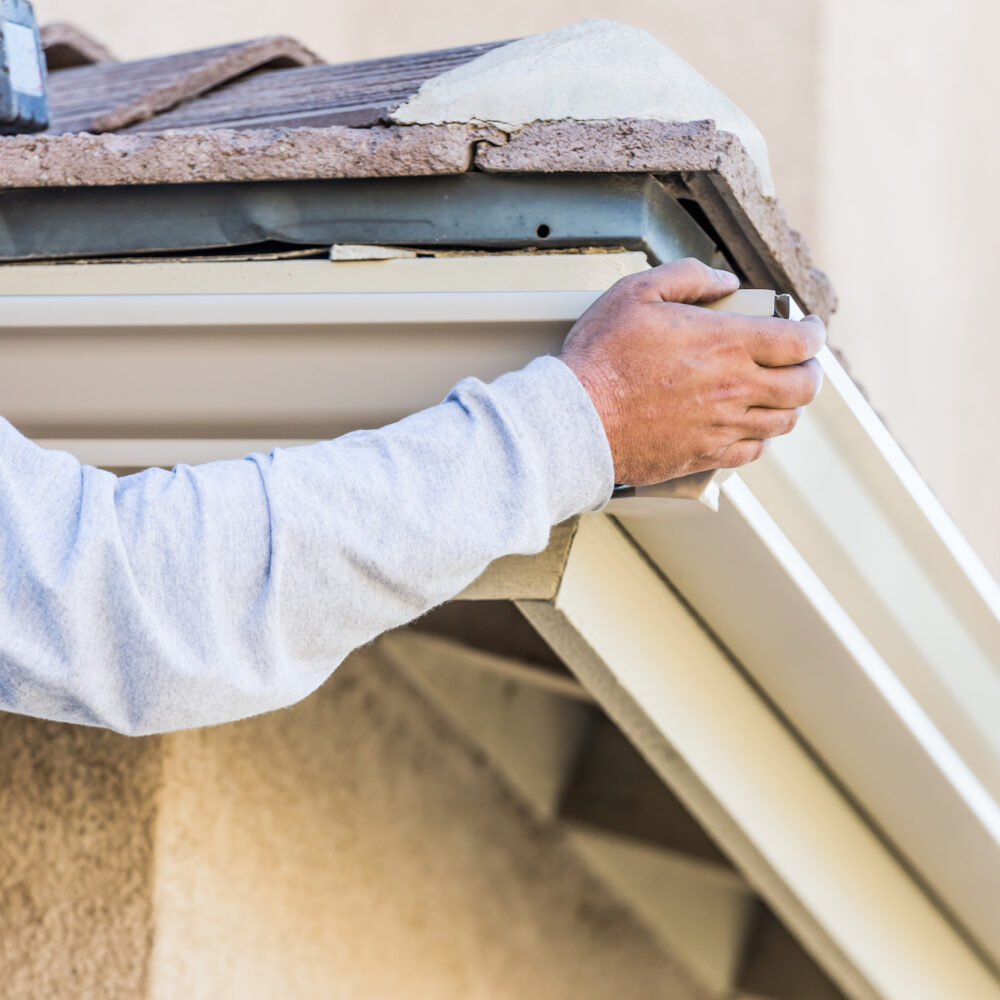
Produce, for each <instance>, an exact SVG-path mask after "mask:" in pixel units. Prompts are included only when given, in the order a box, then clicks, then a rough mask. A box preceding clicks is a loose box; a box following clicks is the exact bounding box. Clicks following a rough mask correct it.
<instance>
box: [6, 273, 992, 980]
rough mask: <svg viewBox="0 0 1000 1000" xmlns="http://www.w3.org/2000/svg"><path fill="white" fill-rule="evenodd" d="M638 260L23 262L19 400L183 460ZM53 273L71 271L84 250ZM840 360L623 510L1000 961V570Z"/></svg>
mask: <svg viewBox="0 0 1000 1000" xmlns="http://www.w3.org/2000/svg"><path fill="white" fill-rule="evenodd" d="M616 256H621V257H626V258H629V259H628V260H627V261H625V262H624V263H623V262H622V261H614V260H612V258H614V257H616ZM638 257H639V255H635V254H633V255H604V259H601V257H600V256H596V257H592V258H590V260H589V261H588V262H586V264H581V263H580V262H579V261H577V262H573V261H570V260H565V261H564V262H563V263H553V261H558V260H559V258H546V259H544V260H545V261H547V262H545V263H543V259H541V258H539V259H537V261H536V264H537V268H538V275H541V274H542V271H543V270H544V269H546V268H547V269H549V270H548V271H547V272H546V274H545V277H544V278H542V277H538V278H536V279H529V278H527V277H526V275H527V274H529V273H530V272H531V269H532V268H533V267H535V266H536V264H530V265H524V267H525V268H526V270H524V271H521V272H519V273H518V276H517V277H516V278H515V277H512V273H513V272H509V271H505V270H504V268H512V267H515V265H514V264H512V263H507V264H505V263H502V262H501V263H500V264H497V263H496V262H494V263H492V264H487V263H486V262H485V261H484V262H483V264H482V272H481V273H480V276H479V277H478V278H476V279H475V280H473V281H469V280H468V278H467V277H465V278H462V280H461V281H454V282H452V283H451V284H450V285H449V283H448V282H446V281H445V282H439V284H438V286H437V290H435V291H425V292H416V291H398V292H392V293H380V294H368V293H365V292H363V291H352V290H350V289H351V288H360V287H361V286H362V285H363V284H364V282H363V280H362V278H363V276H364V275H365V274H366V273H368V272H367V271H366V270H365V268H364V267H361V268H357V267H356V265H354V264H350V265H337V267H349V268H355V270H352V271H342V270H341V271H338V272H337V273H338V274H341V275H343V274H349V275H350V279H349V280H347V281H346V282H342V286H343V287H340V288H339V290H330V291H326V292H324V291H317V290H316V288H310V289H306V290H300V291H296V292H295V293H292V292H290V291H288V290H287V289H286V290H285V291H282V288H281V287H279V286H281V282H277V283H272V285H271V287H270V288H268V287H265V286H266V285H267V282H263V283H262V284H261V285H260V288H259V290H258V291H257V292H256V293H253V292H250V291H248V290H247V288H242V289H241V290H240V291H239V292H238V293H233V294H221V293H219V292H218V290H216V291H212V292H206V293H204V294H198V295H188V294H169V293H167V292H165V291H163V290H162V289H161V290H159V291H158V292H156V293H155V294H126V295H121V294H111V293H105V294H91V295H80V294H77V291H78V288H77V284H78V283H77V284H74V282H73V281H67V283H66V284H65V288H66V290H67V291H68V292H70V294H64V295H58V294H57V295H48V296H35V295H27V296H17V295H3V294H2V292H3V287H4V286H3V284H2V283H0V295H2V299H3V308H2V309H0V352H2V357H3V359H4V364H3V365H2V366H0V398H2V399H4V412H5V415H6V416H7V417H8V418H9V419H11V421H12V422H13V423H14V424H15V426H18V427H21V428H22V429H26V430H28V431H29V432H30V433H31V434H32V435H33V436H35V437H36V438H44V439H49V440H58V441H59V442H60V443H61V444H63V445H66V446H69V445H72V446H73V450H77V451H78V453H79V454H81V456H83V455H86V457H88V458H91V459H92V460H97V461H100V462H102V464H111V465H115V464H122V463H121V462H120V461H118V459H119V458H120V457H121V455H122V454H124V451H123V449H125V446H126V445H128V446H129V448H131V450H130V451H129V455H130V457H131V458H132V459H133V460H136V459H141V460H142V461H134V462H133V461H130V462H129V463H127V464H145V463H146V462H161V461H164V460H166V461H167V462H168V463H172V462H175V461H184V460H186V461H197V460H201V459H203V458H204V457H206V448H207V449H208V450H211V451H214V450H218V451H224V450H225V449H228V448H231V451H230V452H229V454H230V455H231V456H233V457H235V456H237V455H240V454H243V453H244V451H243V450H242V445H244V444H246V443H247V442H251V441H255V442H259V441H265V440H270V441H276V440H277V439H300V438H308V437H319V436H331V435H332V434H334V433H337V432H339V431H341V430H346V429H349V428H350V427H351V426H364V425H371V424H372V423H375V422H379V421H382V420H385V419H392V418H394V417H395V416H399V415H402V414H403V413H405V412H408V411H411V410H413V409H416V408H419V407H420V406H424V405H427V404H428V403H433V402H434V401H436V399H438V398H440V397H441V395H442V394H443V393H444V391H446V390H447V388H448V387H449V385H451V384H452V383H453V382H454V381H455V380H456V379H457V378H459V377H462V376H464V375H467V374H469V373H470V372H475V373H476V374H478V375H480V376H481V377H485V378H489V377H492V376H493V375H496V374H499V373H500V372H502V371H504V370H508V369H510V368H512V367H516V366H518V365H520V364H522V363H524V362H525V361H527V360H528V359H530V358H532V357H535V356H537V355H538V354H539V353H544V352H546V351H552V350H555V349H557V348H558V346H559V343H560V342H561V339H562V337H563V335H564V333H565V331H566V330H567V329H568V327H569V325H570V323H571V322H572V321H573V319H575V317H576V316H578V315H579V314H580V313H581V312H582V311H583V310H584V309H585V308H586V306H587V305H589V304H590V302H591V301H593V299H594V298H596V296H597V294H598V293H599V292H600V290H601V289H602V288H604V287H607V285H608V284H610V283H611V281H612V280H614V278H615V277H618V276H620V273H622V271H621V268H622V267H623V266H624V267H625V268H626V270H628V269H631V270H637V269H639V268H640V267H641V266H644V264H640V263H638V262H637V259H636V258H638ZM639 259H640V260H641V258H639ZM399 263H400V264H401V266H400V267H396V266H395V264H396V262H393V263H392V265H391V266H390V265H389V264H380V265H377V266H378V267H379V268H380V270H379V271H378V272H377V274H378V276H379V280H380V281H381V282H382V283H383V285H385V286H386V287H392V283H391V282H387V281H385V278H386V277H387V276H390V275H395V276H397V277H399V276H401V275H406V274H408V273H409V271H408V268H416V267H418V265H419V266H423V268H424V269H423V270H422V271H421V272H420V274H421V277H420V281H421V282H423V283H424V284H423V285H422V287H433V281H432V280H429V279H428V276H430V277H431V278H432V277H433V275H434V274H437V273H444V272H445V271H447V268H446V267H443V268H441V269H439V270H435V269H434V267H432V265H435V264H438V263H441V264H444V262H437V261H414V262H399ZM134 266H135V267H140V266H138V265H134ZM150 266H155V265H142V266H141V267H140V270H138V271H136V272H127V275H126V277H127V278H128V281H124V286H127V285H128V282H129V281H131V280H132V279H131V277H130V276H131V275H132V274H133V273H135V274H137V275H149V274H152V273H154V272H151V271H143V270H141V268H144V267H150ZM221 266H222V265H205V267H208V268H217V267H221ZM283 266H284V265H283ZM326 266H327V267H329V266H332V265H326ZM517 266H520V265H517ZM584 266H585V267H586V268H588V269H590V270H588V271H587V272H586V273H584V272H573V273H572V274H570V271H569V270H568V269H572V268H575V267H584ZM103 267H104V266H103V265H102V266H100V267H90V268H87V269H86V270H87V271H88V272H89V275H93V279H92V280H91V278H90V277H89V275H88V278H87V279H86V280H88V281H90V283H91V285H92V286H93V287H94V288H95V290H96V289H97V288H98V286H99V285H100V283H101V281H104V283H105V284H106V285H108V287H110V283H109V282H110V279H108V280H105V279H104V278H102V277H101V275H102V273H103V274H105V275H110V274H112V273H119V274H120V273H122V272H111V271H108V272H104V271H103ZM191 267H197V265H191ZM257 267H258V265H247V268H257ZM64 268H65V270H64ZM490 268H493V269H494V271H493V272H491V273H492V274H493V277H489V278H487V271H489V269H490ZM560 268H561V269H563V272H564V273H563V272H560V271H559V269H560ZM615 268H618V270H615ZM29 270H30V269H29ZM50 270H51V272H52V274H51V275H49V276H47V277H46V279H45V280H46V282H48V283H51V284H50V287H53V288H55V287H57V286H58V280H59V279H58V273H59V272H63V273H65V274H70V272H73V271H74V270H75V269H74V268H73V267H72V266H60V267H59V268H52V269H50ZM286 270H287V268H286ZM279 271H280V269H278V271H276V270H275V269H270V270H268V269H266V268H265V269H257V270H248V271H247V272H246V274H249V275H251V278H249V279H245V281H244V283H246V281H249V280H254V281H256V280H257V276H260V275H265V274H275V273H278V272H279ZM557 272H558V273H557ZM189 273H190V274H191V275H192V276H195V275H196V274H198V273H200V272H197V271H191V272H189ZM241 273H242V272H241ZM296 273H299V272H296ZM309 273H313V272H312V271H310V272H309ZM323 273H324V274H325V273H327V272H325V271H324V272H323ZM331 273H332V272H331ZM477 273H478V272H477ZM560 273H562V277H559V274H560ZM567 275H570V276H569V277H567ZM24 280H25V279H20V282H19V284H18V286H17V287H22V286H23V283H24ZM74 280H75V279H74ZM143 280H146V279H143ZM171 280H172V279H171ZM283 280H284V279H283ZM324 280H325V279H324ZM146 283H147V285H150V281H148V280H147V281H146ZM574 283H575V284H574ZM404 284H405V282H404ZM71 286H72V288H71ZM187 287H191V286H190V284H189V285H187ZM470 289H473V290H470ZM122 338H127V344H126V346H125V347H123V344H122ZM822 364H823V367H824V371H825V373H826V383H825V386H824V388H823V391H822V393H821V394H820V396H819V398H818V400H817V401H816V403H815V404H814V405H813V406H812V407H810V408H809V409H808V410H807V412H806V415H805V416H804V418H803V420H802V421H801V423H800V426H799V428H798V429H797V430H796V431H795V433H794V434H792V435H791V436H790V437H788V438H785V439H781V440H779V441H777V442H775V444H774V446H773V447H772V448H771V450H770V451H769V452H768V454H767V455H766V456H765V457H764V458H763V459H762V460H761V461H759V462H757V463H755V464H754V465H753V466H750V467H748V468H747V469H746V470H743V471H741V472H740V473H739V474H738V475H733V476H731V477H730V478H729V479H727V480H725V481H724V482H723V483H722V487H721V490H720V498H719V510H718V512H717V513H711V512H708V510H707V508H705V507H704V506H702V505H700V504H690V505H689V506H690V507H691V508H692V509H695V510H696V511H698V513H696V514H693V515H691V516H684V515H681V516H677V512H676V509H673V510H669V514H670V516H659V515H658V514H656V513H654V514H652V515H650V514H648V513H645V512H644V513H643V514H642V515H641V516H640V515H639V514H638V513H636V514H631V513H630V512H629V508H628V507H625V506H621V504H626V503H627V502H628V501H621V502H620V503H619V504H618V505H616V508H615V515H616V516H617V517H618V519H619V521H620V523H621V524H622V525H623V526H624V528H625V529H626V530H627V532H628V533H629V534H630V535H631V537H632V539H634V541H635V542H636V543H637V544H638V546H639V547H640V548H641V550H642V551H643V553H644V554H645V556H646V557H647V558H648V559H649V560H650V561H651V563H652V564H653V565H654V566H655V567H656V568H657V569H658V570H659V571H660V572H661V573H662V574H663V575H664V576H665V577H666V578H667V579H668V580H669V582H670V583H671V584H672V585H673V586H674V587H675V588H676V589H677V591H678V592H679V593H680V594H681V595H682V597H683V598H684V600H685V601H686V602H687V603H688V604H689V605H690V606H691V607H692V608H693V609H694V610H695V611H696V612H697V613H698V615H699V616H700V618H701V619H702V620H703V621H704V622H705V623H707V625H708V627H709V628H710V629H711V630H712V632H713V633H714V634H715V635H716V636H717V637H718V638H719V639H720V640H721V642H722V643H723V644H724V645H725V646H726V648H727V649H728V650H729V652H730V653H731V655H732V656H733V658H734V659H735V660H736V661H737V662H738V663H739V664H741V665H742V668H743V669H745V671H746V673H747V674H748V675H749V677H750V678H751V679H752V680H753V682H754V683H755V684H756V685H757V686H758V687H759V689H760V690H762V691H763V692H764V694H765V695H766V696H767V698H769V699H770V700H771V702H772V703H773V704H774V705H775V706H776V708H777V709H778V710H779V712H780V713H781V715H782V716H783V717H784V718H785V719H786V720H787V721H788V724H789V726H790V727H791V729H792V730H793V731H794V732H795V733H797V734H798V736H799V738H800V739H801V741H802V742H803V743H804V744H806V745H807V746H808V747H809V748H810V749H811V750H812V752H813V753H814V755H815V757H816V758H817V759H818V760H819V761H820V762H822V764H823V765H824V766H825V767H826V768H827V769H828V770H829V771H830V773H831V774H832V775H833V776H834V777H835V778H836V779H837V781H838V782H839V784H840V786H841V787H842V788H843V790H844V792H845V794H846V795H847V796H848V798H849V799H851V800H853V801H854V802H855V803H856V804H857V805H858V806H859V807H860V808H861V810H862V811H863V812H864V813H865V814H866V815H867V816H868V817H869V818H870V820H871V822H872V823H873V824H874V825H875V826H876V827H877V829H878V830H879V831H881V833H882V835H883V836H884V838H885V839H886V841H887V842H888V843H889V844H891V845H892V846H893V847H894V848H895V850H896V851H898V853H899V855H900V856H901V857H902V858H903V859H905V861H907V862H908V864H909V865H910V867H911V870H912V871H913V873H914V875H915V877H916V879H917V881H918V882H920V883H923V884H926V885H927V886H928V887H929V888H930V890H931V892H932V893H933V895H934V896H935V897H936V899H937V900H938V901H939V903H940V904H941V905H942V906H943V908H944V909H945V910H946V911H947V912H948V913H950V915H951V916H952V919H953V920H954V922H955V923H956V925H958V926H960V927H961V928H962V929H963V930H964V931H965V933H966V934H967V935H968V936H969V937H970V938H971V939H972V940H974V941H975V942H976V943H977V944H978V945H979V947H980V948H981V949H982V951H983V952H984V953H985V954H987V955H988V956H989V957H990V958H992V959H993V961H994V963H995V964H996V965H1000V808H998V801H1000V726H998V725H997V720H998V719H1000V588H998V586H997V584H996V583H995V581H994V580H993V579H992V577H991V576H990V575H989V573H988V572H987V571H986V570H985V569H984V567H983V566H982V564H981V563H980V562H979V561H978V560H977V559H976V557H975V555H974V554H973V553H972V551H971V550H970V548H969V546H968V545H967V544H966V543H965V542H964V540H963V539H962V538H961V536H960V534H959V533H958V531H957V530H956V528H955V527H954V525H953V524H952V522H951V521H950V520H949V518H948V517H947V515H946V514H945V513H944V511H943V510H942V509H941V507H940V505H939V504H938V503H937V501H936V500H935V499H934V497H933V496H932V494H931V493H930V491H929V489H928V488H927V486H926V485H925V484H924V483H923V482H922V480H921V479H920V477H919V475H918V474H917V473H916V471H915V470H914V469H913V467H912V465H911V464H910V463H909V462H908V461H907V460H906V458H905V456H903V454H902V452H901V451H900V449H899V448H898V446H897V445H896V444H895V442H893V440H892V438H891V436H890V435H889V434H888V432H887V431H886V430H885V428H884V427H883V426H882V424H881V423H880V422H879V421H878V419H877V417H876V416H875V414H874V413H873V412H872V410H871V408H870V407H869V406H868V404H867V403H866V402H865V401H864V400H863V398H862V397H861V395H860V393H858V391H857V390H856V388H855V387H854V385H853V384H852V383H851V381H850V379H849V378H848V377H847V375H846V374H845V373H844V371H843V370H842V368H841V367H840V366H839V364H838V363H837V361H836V360H835V359H834V357H833V356H832V355H831V354H829V353H828V352H824V354H823V357H822ZM51 386H54V387H55V389H54V390H53V391H47V390H46V388H45V387H51ZM324 432H325V433H324ZM102 442H103V444H102ZM129 442H131V444H129ZM171 442H172V444H171ZM195 442H200V445H199V446H200V447H201V449H202V450H201V451H200V452H195V451H191V452H186V451H185V449H186V448H189V447H191V448H193V446H194V443H195ZM101 447H107V449H108V450H107V451H106V452H105V458H103V459H102V458H101V457H100V455H99V452H100V449H101ZM173 447H176V449H177V453H176V454H175V455H169V456H168V454H167V452H169V451H170V449H171V448H173ZM87 449H89V451H88V450H87ZM116 449H117V450H116ZM144 449H145V450H144ZM115 456H117V458H116V457H115ZM211 457H224V455H222V454H218V455H217V454H212V455H211ZM666 503H667V504H669V503H671V501H666ZM635 510H636V511H637V512H638V511H639V510H640V508H639V507H638V506H637V507H636V508H635ZM664 511H665V512H667V511H668V508H664ZM733 766H734V767H736V768H737V769H738V761H737V762H733Z"/></svg>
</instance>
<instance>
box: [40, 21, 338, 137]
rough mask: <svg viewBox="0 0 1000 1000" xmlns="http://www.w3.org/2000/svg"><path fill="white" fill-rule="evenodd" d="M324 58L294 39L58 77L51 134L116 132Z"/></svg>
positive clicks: (85, 69) (52, 102) (76, 71)
mask: <svg viewBox="0 0 1000 1000" xmlns="http://www.w3.org/2000/svg"><path fill="white" fill-rule="evenodd" d="M320 61H321V60H320V58H319V57H318V56H317V55H315V54H314V53H313V52H310V51H309V50H308V49H307V48H305V47H304V46H303V45H301V44H300V43H299V42H297V41H295V39H293V38H283V37H275V38H260V39H256V40H255V41H251V42H241V43H238V44H235V45H223V46H219V47H217V48H212V49H203V50H200V51H197V52H181V53H178V54H176V55H169V56H161V57H159V58H156V59H143V60H139V61H137V62H125V63H102V64H97V65H91V66H78V67H74V68H72V69H65V70H61V71H59V72H57V73H53V74H52V76H51V78H50V87H49V100H50V105H51V114H52V119H51V123H50V125H49V132H50V133H53V134H59V133H66V132H114V131H116V130H117V129H121V128H125V127H126V126H128V125H133V124H135V123H136V122H139V121H143V120H144V119H146V118H151V117H152V116H153V115H157V114H160V113H162V112H164V111H166V110H168V109H169V108H172V107H174V106H175V105H176V104H179V103H180V102H181V101H184V100H189V99H191V98H193V97H197V96H198V95H199V94H203V93H204V92H205V91H207V90H211V89H212V88H214V87H218V86H219V85H220V84H223V83H226V82H227V81H229V80H232V79H234V78H235V77H238V76H242V75H243V74H244V73H248V72H250V71H251V70H255V69H260V68H261V67H263V66H266V65H272V66H277V67H281V66H310V65H315V64H317V63H319V62H320Z"/></svg>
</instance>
